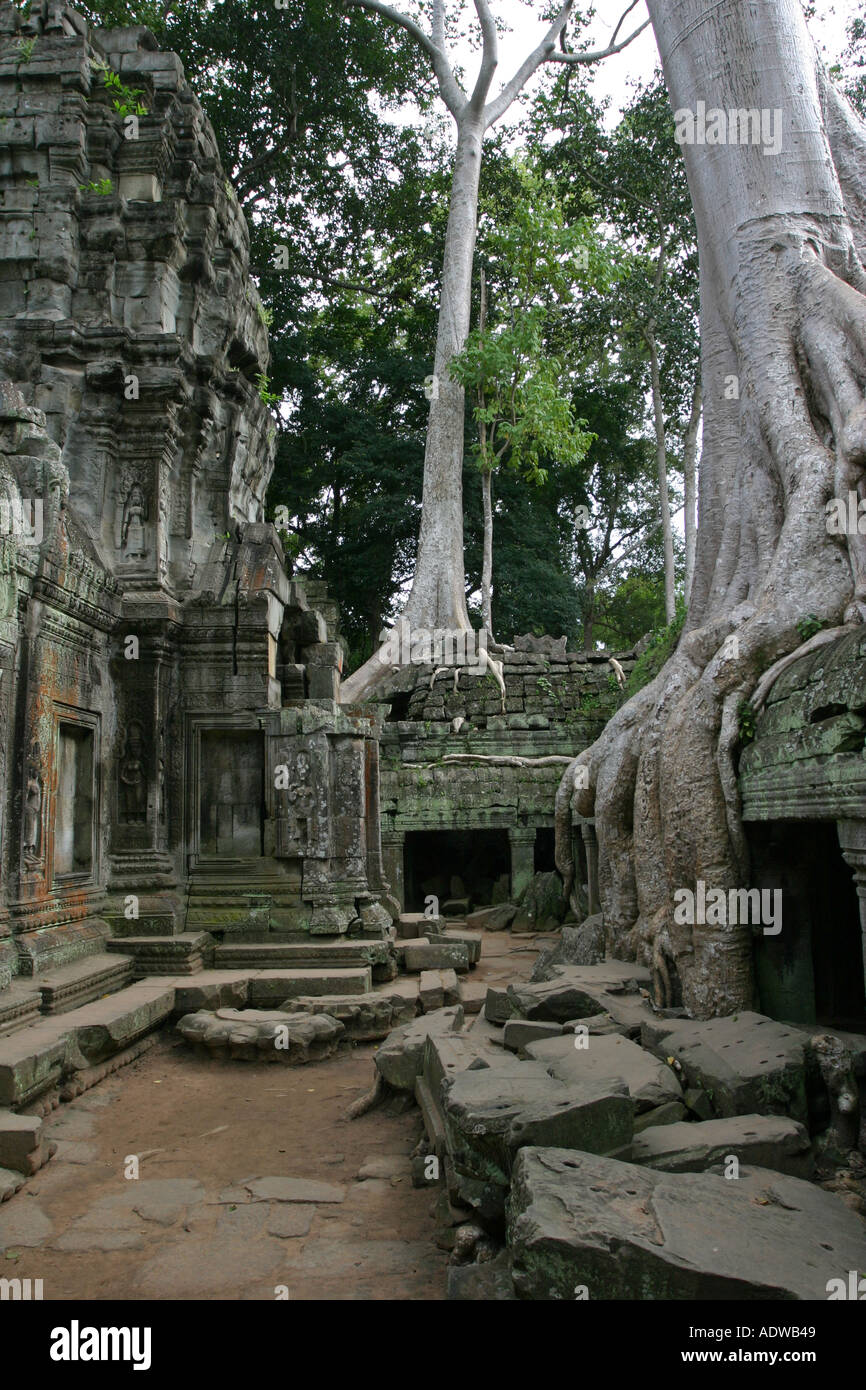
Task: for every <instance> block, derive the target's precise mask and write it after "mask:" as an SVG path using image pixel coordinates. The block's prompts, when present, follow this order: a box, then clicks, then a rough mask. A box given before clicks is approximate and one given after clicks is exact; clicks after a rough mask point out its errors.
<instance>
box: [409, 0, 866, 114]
mask: <svg viewBox="0 0 866 1390" xmlns="http://www.w3.org/2000/svg"><path fill="white" fill-rule="evenodd" d="M392 3H393V4H394V5H395V8H400V4H399V0H392ZM744 3H745V0H744ZM627 4H628V0H598V4H597V11H598V13H597V15H596V18H595V19H594V20H593V22H592V24H591V26H590V28H589V30H588V33H589V36H590V38H591V39H592V41H593V47H598V48H602V47H604V46H605V44H606V43H607V42H608V41H609V39H610V37H611V34H612V33H613V30H614V29H615V27H616V24H617V22H618V20H619V17H620V15H621V14H622V13H623V11H624V10H625V8H626V6H627ZM492 8H493V11H494V14H495V15H496V17H497V18H498V19H501V20H504V21H505V23H506V24H508V25H509V26H510V28H511V30H512V32H511V33H508V34H502V35H500V39H499V69H498V73H497V79H496V81H495V82H494V88H493V92H496V91H498V90H499V87H500V86H502V85H503V84H504V82H506V81H507V80H508V79H509V78H510V77H511V76H512V75H513V73H514V72H515V71H516V70H517V68H518V67H519V66H520V64H521V63H522V62H523V60H524V58H526V56H527V55H528V54H529V53H531V51H532V49H533V48H534V46H535V45H536V43H538V41H539V39H541V38H542V37H543V35H544V33H545V30H546V29H547V27H548V25H547V24H545V23H543V22H542V21H540V20H538V19H536V18H535V16H536V15H538V14H540V13H541V12H542V8H543V7H542V6H541V5H540V4H539V3H538V0H534V2H533V0H492ZM857 8H858V6H857V2H856V0H829V2H828V0H823V3H821V4H819V10H820V12H821V18H820V19H818V20H815V21H814V22H813V23H812V25H811V28H812V32H813V34H814V35H815V38H816V39H817V40H818V43H819V45H820V46H821V47H823V48H824V49H825V50H826V56H827V58H828V60H829V61H831V62H835V61H836V60H837V59H838V58H839V57H840V56H841V53H842V51H843V49H844V47H845V29H846V25H847V22H848V20H849V19H850V18H852V17H853V15H854V14H855V13H856V11H857ZM461 10H462V13H463V15H464V20H465V21H466V20H468V19H469V17H470V15H474V9H473V6H472V5H471V3H470V0H460V3H459V7H458V6H455V3H454V0H451V4H450V5H449V12H451V13H455V12H456V13H460V11H461ZM646 18H647V10H646V5H645V4H641V5H639V6H638V8H637V9H636V10H634V11H633V12H632V14H630V15H629V17H628V19H627V20H626V22H625V25H624V26H623V30H622V34H623V35H624V34H629V33H631V32H632V31H633V30H634V29H636V28H638V27H639V25H640V24H641V23H642V22H643V21H644V20H645V19H646ZM621 37H622V35H621ZM454 56H455V57H457V58H459V60H460V61H461V62H462V63H463V64H464V66H465V68H466V74H467V81H469V82H471V81H474V78H475V73H476V72H477V68H478V55H477V53H476V52H473V51H472V49H471V48H470V47H469V45H468V44H467V45H460V46H458V47H456V48H455V50H454ZM657 62H658V50H657V49H656V43H655V39H654V37H653V32H652V28H648V29H646V30H645V31H644V33H643V34H641V36H640V38H638V39H636V40H635V42H634V43H633V44H631V45H630V46H629V47H628V48H627V49H626V50H625V51H624V52H623V53H620V54H618V55H617V56H616V57H614V58H607V59H606V60H605V61H604V62H603V63H600V64H599V65H598V68H597V70H596V76H595V79H594V81H593V84H592V90H593V92H594V93H595V95H596V96H597V97H599V98H601V97H610V98H611V100H612V103H613V111H612V115H615V114H616V112H618V111H619V110H620V109H621V108H622V106H623V105H625V104H626V102H627V101H628V97H629V85H630V83H632V82H633V81H634V80H635V79H638V80H639V81H646V80H647V79H648V78H650V77H651V76H652V73H653V70H654V68H655V66H656V64H657ZM538 80H539V79H538V78H537V77H536V78H535V79H534V81H533V83H531V84H530V85H529V87H528V89H527V90H528V91H529V92H531V91H532V90H533V87H534V86H535V85H537V82H538ZM491 95H492V93H491ZM517 115H518V108H516V107H512V109H511V111H510V112H509V115H508V116H506V117H504V118H503V119H504V121H505V122H506V123H507V122H508V120H509V117H510V118H512V119H515V118H516V117H517Z"/></svg>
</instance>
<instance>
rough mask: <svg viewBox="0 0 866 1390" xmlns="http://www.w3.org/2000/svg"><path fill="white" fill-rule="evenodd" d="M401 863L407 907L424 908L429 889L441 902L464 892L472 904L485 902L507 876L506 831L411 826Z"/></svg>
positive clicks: (508, 863)
mask: <svg viewBox="0 0 866 1390" xmlns="http://www.w3.org/2000/svg"><path fill="white" fill-rule="evenodd" d="M403 864H404V874H405V877H404V883H405V894H406V911H407V912H423V910H424V900H425V898H427V897H428V896H430V895H431V894H432V895H434V896H435V897H437V898H439V900H440V902H445V901H447V899H448V898H462V897H468V898H469V900H470V903H471V905H472V906H473V907H485V906H487V905H488V904H489V903H491V902H492V901H493V890H494V887H495V885H496V883H497V882H498V881H499V880H500V879H501V878H502V877H503V876H504V877H505V878H507V879H509V880H510V875H511V852H510V848H509V844H508V831H507V830H410V831H408V832H407V835H406V840H405V844H404V848H403ZM461 886H462V890H463V891H462V892H461V891H458V890H459V889H460V888H461Z"/></svg>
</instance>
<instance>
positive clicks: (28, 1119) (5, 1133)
mask: <svg viewBox="0 0 866 1390" xmlns="http://www.w3.org/2000/svg"><path fill="white" fill-rule="evenodd" d="M47 1157H48V1153H47V1146H43V1143H42V1120H41V1119H40V1118H39V1116H38V1115H15V1114H13V1113H12V1111H11V1110H0V1167H2V1168H14V1169H16V1171H17V1172H19V1173H27V1174H28V1175H29V1174H32V1173H35V1172H36V1171H37V1169H39V1168H41V1167H42V1164H43V1163H44V1162H45V1160H46V1159H47Z"/></svg>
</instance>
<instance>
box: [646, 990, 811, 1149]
mask: <svg viewBox="0 0 866 1390" xmlns="http://www.w3.org/2000/svg"><path fill="white" fill-rule="evenodd" d="M641 1038H642V1041H643V1042H644V1046H645V1047H648V1048H649V1049H650V1051H652V1052H654V1053H655V1055H656V1056H657V1057H672V1058H673V1059H674V1060H675V1061H676V1062H678V1063H679V1064H680V1067H681V1068H682V1072H681V1074H682V1077H683V1080H684V1083H685V1084H686V1085H687V1086H689V1087H690V1088H693V1087H700V1088H701V1090H702V1091H703V1092H704V1093H705V1095H706V1096H707V1099H708V1100H709V1102H710V1104H711V1105H712V1108H713V1112H714V1114H715V1116H716V1117H717V1118H724V1117H727V1116H731V1115H789V1116H790V1117H791V1118H792V1119H795V1120H799V1121H800V1122H801V1123H804V1124H805V1123H808V1108H807V1104H806V1056H805V1052H806V1042H807V1040H806V1038H805V1036H804V1034H803V1033H802V1032H801V1031H800V1030H799V1029H797V1028H794V1027H788V1026H787V1025H785V1024H784V1023H776V1022H775V1021H774V1020H773V1019H771V1018H765V1017H764V1016H763V1015H762V1014H755V1013H748V1012H746V1013H741V1014H735V1015H732V1016H731V1017H729V1018H712V1019H708V1020H707V1021H706V1022H693V1021H691V1020H681V1019H673V1020H671V1019H669V1020H659V1021H658V1023H657V1024H656V1025H654V1026H652V1027H651V1026H649V1025H648V1026H647V1027H645V1028H644V1029H643V1031H642V1033H641Z"/></svg>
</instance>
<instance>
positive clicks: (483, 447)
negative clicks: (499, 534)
mask: <svg viewBox="0 0 866 1390" xmlns="http://www.w3.org/2000/svg"><path fill="white" fill-rule="evenodd" d="M480 299H481V303H480V307H479V310H478V331H479V333H483V332H484V330H485V329H486V327H487V278H486V276H485V274H484V269H483V267H482V269H481V274H480ZM478 399H479V404H481V405H483V404H484V393H483V392H482V391H481V390H480V389H479V392H478ZM478 440H479V446H480V454H481V511H482V516H483V524H484V535H483V542H482V555H481V626H482V628H483V629H484V631H485V632H487V633H489V635H490V637H491V638H492V637H493V596H492V589H493V469H492V468H491V467H489V466H488V463H489V461H488V439H487V423H486V421H485V420H480V421H479V422H478Z"/></svg>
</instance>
